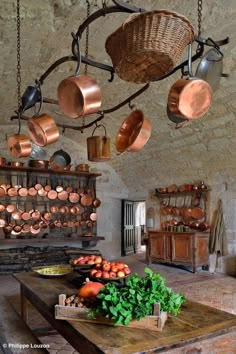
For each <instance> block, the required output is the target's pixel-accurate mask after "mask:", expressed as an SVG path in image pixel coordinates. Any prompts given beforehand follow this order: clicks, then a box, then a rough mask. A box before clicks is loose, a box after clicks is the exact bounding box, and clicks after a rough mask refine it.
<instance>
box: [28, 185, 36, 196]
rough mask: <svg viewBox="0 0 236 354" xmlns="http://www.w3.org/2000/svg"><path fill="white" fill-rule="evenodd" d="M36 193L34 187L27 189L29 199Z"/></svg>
mask: <svg viewBox="0 0 236 354" xmlns="http://www.w3.org/2000/svg"><path fill="white" fill-rule="evenodd" d="M37 193H38V191H37V190H36V189H35V188H34V187H30V188H29V189H28V194H29V196H31V197H35V196H36V195H37Z"/></svg>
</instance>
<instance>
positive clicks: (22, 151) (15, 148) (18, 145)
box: [7, 134, 32, 158]
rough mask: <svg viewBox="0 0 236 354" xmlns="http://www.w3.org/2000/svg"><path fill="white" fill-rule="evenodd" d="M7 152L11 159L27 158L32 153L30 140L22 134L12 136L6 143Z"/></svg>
mask: <svg viewBox="0 0 236 354" xmlns="http://www.w3.org/2000/svg"><path fill="white" fill-rule="evenodd" d="M7 145H8V150H9V152H10V154H11V155H12V156H13V157H16V158H19V157H27V156H29V155H30V153H31V151H32V145H31V142H30V140H29V139H28V138H27V136H26V135H24V134H16V135H12V136H10V137H9V138H8V141H7Z"/></svg>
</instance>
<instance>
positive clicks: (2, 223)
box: [0, 218, 6, 228]
mask: <svg viewBox="0 0 236 354" xmlns="http://www.w3.org/2000/svg"><path fill="white" fill-rule="evenodd" d="M5 225H6V221H5V220H4V219H2V218H1V219H0V228H1V227H4V226H5Z"/></svg>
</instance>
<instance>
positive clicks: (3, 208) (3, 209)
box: [0, 204, 6, 213]
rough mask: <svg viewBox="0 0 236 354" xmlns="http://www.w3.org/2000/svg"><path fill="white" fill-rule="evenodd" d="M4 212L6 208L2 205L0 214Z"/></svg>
mask: <svg viewBox="0 0 236 354" xmlns="http://www.w3.org/2000/svg"><path fill="white" fill-rule="evenodd" d="M5 210H6V207H5V205H4V204H0V213H2V212H3V211H5Z"/></svg>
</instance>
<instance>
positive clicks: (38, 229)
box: [30, 223, 40, 235]
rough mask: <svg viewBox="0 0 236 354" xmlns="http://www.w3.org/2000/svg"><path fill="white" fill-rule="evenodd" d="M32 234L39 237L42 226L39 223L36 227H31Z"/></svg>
mask: <svg viewBox="0 0 236 354" xmlns="http://www.w3.org/2000/svg"><path fill="white" fill-rule="evenodd" d="M30 232H31V233H32V234H33V235H37V234H38V233H40V226H39V224H38V223H35V224H34V225H31V226H30Z"/></svg>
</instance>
